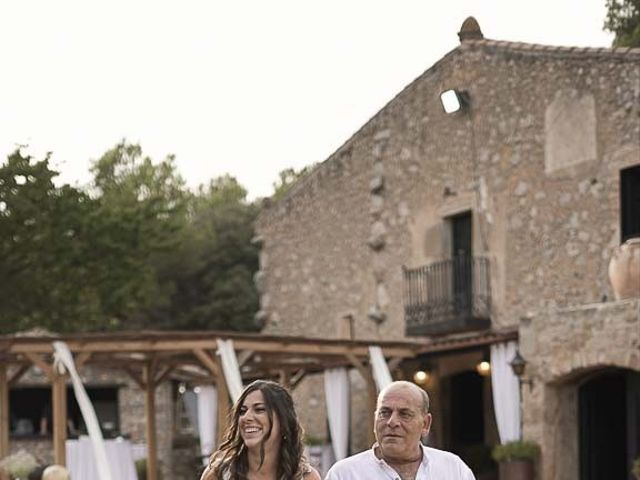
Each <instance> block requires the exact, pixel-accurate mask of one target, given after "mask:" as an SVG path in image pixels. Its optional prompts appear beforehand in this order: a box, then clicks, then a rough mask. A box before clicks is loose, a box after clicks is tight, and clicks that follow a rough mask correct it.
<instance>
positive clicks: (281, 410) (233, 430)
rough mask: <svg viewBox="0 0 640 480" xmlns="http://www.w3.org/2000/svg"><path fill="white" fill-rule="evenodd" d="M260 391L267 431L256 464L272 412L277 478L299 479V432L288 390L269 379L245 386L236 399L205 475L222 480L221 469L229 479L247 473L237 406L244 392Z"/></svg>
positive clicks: (262, 450)
mask: <svg viewBox="0 0 640 480" xmlns="http://www.w3.org/2000/svg"><path fill="white" fill-rule="evenodd" d="M256 390H260V391H261V392H262V395H263V397H264V403H265V407H266V410H267V415H268V417H269V423H270V426H269V431H268V432H267V433H266V435H265V436H264V439H263V441H262V444H261V445H260V466H262V462H264V458H265V452H264V443H265V441H266V440H267V439H268V438H269V437H270V436H271V429H272V428H273V415H274V414H275V415H276V417H277V418H278V421H279V423H280V435H281V437H282V438H281V442H280V452H279V455H278V479H286V480H290V479H299V478H302V474H303V473H304V472H301V471H300V466H301V463H302V452H303V443H302V438H303V431H302V427H301V426H300V423H299V421H298V416H297V414H296V411H295V408H294V405H293V399H292V398H291V395H290V394H289V392H288V391H287V390H286V389H285V388H284V387H282V386H281V385H279V384H277V383H276V382H272V381H270V380H255V381H254V382H252V383H250V384H249V385H247V386H246V387H245V389H244V390H243V391H242V394H241V395H240V398H238V400H237V401H236V403H235V404H234V405H233V409H232V410H231V418H230V421H229V424H228V427H227V430H226V431H225V434H224V440H223V442H222V444H221V445H220V447H219V448H218V450H216V451H215V452H214V453H213V455H211V458H210V459H209V472H210V474H209V475H207V476H206V477H205V478H207V479H212V480H214V479H215V480H223V474H224V472H229V479H230V480H244V479H246V478H247V474H248V472H249V462H248V460H247V449H246V447H245V445H244V441H243V440H242V437H241V436H240V427H239V423H240V409H241V408H242V404H243V403H244V401H245V399H246V398H247V395H249V394H250V393H251V392H254V391H256Z"/></svg>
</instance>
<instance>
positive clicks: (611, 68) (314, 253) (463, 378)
mask: <svg viewBox="0 0 640 480" xmlns="http://www.w3.org/2000/svg"><path fill="white" fill-rule="evenodd" d="M459 36H460V45H459V46H458V47H457V48H455V49H454V50H452V51H451V52H449V53H448V54H447V55H445V56H444V57H443V58H442V59H440V60H439V61H438V62H436V63H435V64H434V65H433V66H431V67H430V68H429V69H428V70H426V71H425V72H424V73H423V74H422V75H420V76H419V77H418V78H417V79H415V80H414V81H413V82H411V83H410V84H409V85H408V86H407V87H406V88H404V90H402V91H401V92H400V93H399V94H398V95H397V96H396V97H395V98H393V99H391V100H390V101H389V103H388V104H387V105H386V106H384V108H382V110H380V111H379V112H378V113H377V114H376V115H375V116H374V117H373V118H371V120H369V121H368V122H367V123H366V124H365V125H363V126H362V127H361V128H360V130H358V131H357V132H356V133H355V134H354V135H353V136H352V137H351V138H349V139H348V140H347V141H346V142H345V143H344V144H343V145H342V146H341V147H340V148H338V150H337V151H336V152H335V153H334V154H333V155H331V156H330V157H329V158H328V159H326V160H325V161H324V162H322V163H321V164H319V165H318V166H316V167H315V168H314V169H313V170H312V171H311V172H310V173H309V174H308V175H306V176H305V177H303V178H302V179H300V180H299V181H298V182H297V183H296V184H295V185H294V186H293V187H292V188H291V190H290V191H289V192H288V193H287V194H286V195H285V196H284V197H283V198H282V199H281V200H279V201H278V202H275V203H272V204H266V205H265V208H264V209H263V211H262V213H261V215H260V218H259V220H258V223H257V237H256V241H258V242H259V243H260V245H261V267H260V271H259V272H258V274H257V275H256V282H257V285H258V288H259V290H260V292H261V310H260V312H259V313H258V315H257V317H256V319H257V321H259V322H260V323H261V324H262V325H263V332H264V333H269V334H272V335H278V334H286V335H304V336H311V337H319V338H352V339H385V340H387V339H411V340H419V341H420V342H422V343H423V344H424V348H423V349H422V350H421V353H420V354H419V355H418V356H417V357H416V358H415V359H411V360H409V361H406V360H405V361H403V362H396V363H395V364H392V367H393V368H394V375H395V376H396V378H406V379H413V378H414V374H415V373H416V372H421V373H419V374H418V376H416V377H415V378H416V382H420V383H421V384H422V385H424V388H426V389H427V391H428V392H429V393H430V395H431V397H432V403H433V408H432V410H433V414H434V425H433V429H432V432H431V434H430V438H429V440H428V441H429V443H430V444H432V445H434V446H437V447H442V448H446V449H450V450H453V451H455V452H457V453H458V454H460V455H461V456H463V458H465V459H466V460H467V462H469V463H470V464H472V465H473V466H474V468H475V470H476V472H478V473H479V475H478V476H479V477H480V478H493V477H492V476H491V475H492V471H491V469H492V468H494V467H491V466H490V463H489V460H488V453H487V452H488V451H489V449H490V447H491V446H492V445H495V444H497V443H499V435H498V428H497V425H496V419H495V408H494V397H493V394H492V385H491V383H492V382H491V376H488V375H486V373H487V368H486V364H483V365H479V364H480V363H481V362H482V361H488V360H489V359H490V351H491V346H492V345H496V344H499V343H504V342H508V341H517V342H518V352H519V355H520V358H521V359H523V360H524V361H525V362H526V365H525V366H526V368H525V371H524V373H523V374H522V376H521V377H520V392H521V395H522V397H521V398H522V399H521V406H520V408H521V411H522V436H523V437H524V438H525V439H529V440H533V441H536V442H538V443H539V444H540V446H541V455H540V459H539V462H538V463H539V464H538V465H537V471H538V472H539V474H538V476H539V478H544V479H576V478H580V479H585V480H586V479H600V478H608V479H614V478H616V479H617V478H620V479H623V478H629V476H628V475H629V474H628V472H629V469H630V465H631V462H632V460H633V458H635V457H637V456H639V455H640V285H638V286H637V289H636V290H634V289H633V288H632V294H631V295H630V296H631V297H632V298H627V299H619V300H618V297H616V295H615V294H614V291H613V290H612V287H611V284H610V281H609V276H608V269H609V264H610V260H611V258H612V256H613V255H614V252H615V249H616V248H617V247H619V246H620V245H621V244H622V243H623V242H625V241H626V240H627V239H629V238H634V237H638V236H640V49H628V48H619V49H609V48H571V47H569V48H567V47H555V46H542V45H532V44H524V43H513V42H508V41H495V40H489V39H485V38H484V37H483V34H482V32H481V29H480V27H479V26H478V24H477V22H476V21H475V20H474V19H473V18H469V19H467V20H466V21H465V22H464V24H463V26H462V29H461V31H460V33H459ZM447 91H448V94H447V95H450V96H451V97H452V98H453V100H457V101H458V105H457V106H453V107H449V106H447V108H452V109H453V110H454V111H450V113H447V112H446V111H445V109H444V108H443V104H442V100H443V98H446V95H445V96H444V97H441V94H442V93H443V92H447ZM456 109H457V111H456ZM635 258H636V261H637V259H638V258H640V257H635ZM634 292H637V293H634ZM627 296H629V295H627ZM392 363H393V362H392ZM483 366H484V369H483V368H482V367H483ZM477 367H479V370H478V369H477ZM478 372H480V373H478ZM321 380H322V378H321V377H317V378H314V377H313V376H310V377H307V378H306V379H305V380H304V381H303V382H301V384H300V385H299V386H298V388H297V389H296V392H295V393H296V395H297V401H298V402H299V405H300V410H301V412H302V416H303V419H304V422H305V425H306V428H307V430H308V432H309V434H310V435H312V436H314V437H318V438H319V439H321V440H324V441H327V442H328V441H330V438H329V437H330V434H329V431H328V428H327V423H326V415H325V413H324V412H325V408H324V400H323V395H322V391H323V390H322V386H321V383H320V382H321ZM364 389H365V385H364V384H363V382H362V380H361V379H360V377H359V376H358V375H357V374H356V373H354V374H352V375H351V420H350V421H351V427H352V428H351V438H350V448H351V452H352V453H355V452H357V451H360V450H363V449H365V448H367V447H368V446H369V445H367V443H366V442H367V440H366V438H367V434H368V432H369V431H370V429H371V428H372V427H371V426H370V425H369V424H368V423H367V422H365V421H364V419H365V410H366V407H365V402H364V400H363V398H364V396H365V395H364ZM483 472H486V473H483ZM482 475H485V477H482Z"/></svg>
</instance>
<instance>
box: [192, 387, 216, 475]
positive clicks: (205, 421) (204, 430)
mask: <svg viewBox="0 0 640 480" xmlns="http://www.w3.org/2000/svg"><path fill="white" fill-rule="evenodd" d="M197 396H198V435H199V436H200V454H201V455H202V463H203V464H204V465H206V464H207V463H209V456H210V455H211V454H212V453H213V450H214V449H215V446H216V428H217V424H216V422H217V419H218V415H217V412H218V391H217V390H216V388H215V387H213V386H211V385H207V386H203V387H200V389H199V390H198V393H197Z"/></svg>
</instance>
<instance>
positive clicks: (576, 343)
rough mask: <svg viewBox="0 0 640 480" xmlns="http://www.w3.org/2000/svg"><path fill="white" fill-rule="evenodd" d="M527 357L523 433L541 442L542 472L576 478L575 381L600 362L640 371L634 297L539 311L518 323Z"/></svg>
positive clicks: (638, 305)
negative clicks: (530, 381)
mask: <svg viewBox="0 0 640 480" xmlns="http://www.w3.org/2000/svg"><path fill="white" fill-rule="evenodd" d="M520 349H521V351H522V355H523V356H524V358H526V359H528V361H529V365H527V377H528V378H529V379H531V380H532V382H533V383H532V384H531V385H524V388H523V401H524V403H523V410H524V412H525V416H524V427H525V428H524V435H525V437H527V438H530V439H533V440H535V441H537V442H539V443H540V445H542V465H541V467H542V478H545V479H557V480H563V479H567V480H568V479H574V478H578V472H579V469H578V425H579V422H578V418H577V413H578V408H577V405H578V401H577V391H578V386H579V385H580V382H581V381H582V380H583V379H584V378H585V377H586V376H587V375H589V374H592V373H593V372H597V371H599V370H602V369H604V368H610V367H619V368H626V369H630V370H635V371H640V299H638V300H626V301H620V302H609V303H600V304H595V305H586V306H582V307H577V308H567V309H559V310H555V309H552V310H549V311H546V312H539V313H538V314H536V315H535V316H533V317H530V318H524V319H523V320H521V324H520Z"/></svg>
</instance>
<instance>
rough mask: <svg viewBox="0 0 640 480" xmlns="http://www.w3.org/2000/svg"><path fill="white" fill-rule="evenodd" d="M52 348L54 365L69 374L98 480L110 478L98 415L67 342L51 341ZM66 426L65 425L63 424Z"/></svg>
mask: <svg viewBox="0 0 640 480" xmlns="http://www.w3.org/2000/svg"><path fill="white" fill-rule="evenodd" d="M53 349H54V354H53V356H54V367H55V368H56V369H58V371H61V369H62V368H64V369H66V371H67V372H69V375H70V376H71V382H72V384H73V392H74V394H75V397H76V401H77V402H78V406H79V407H80V412H81V413H82V418H84V423H85V424H86V426H87V431H88V432H89V438H90V439H91V445H92V446H93V454H94V456H95V462H96V470H97V471H98V476H99V480H112V478H113V477H112V476H111V470H110V469H109V462H108V461H107V451H106V448H105V444H104V439H103V438H102V431H101V430H100V425H99V424H98V417H97V416H96V412H95V410H94V408H93V405H92V404H91V400H89V396H88V395H87V392H86V390H85V389H84V385H82V380H81V379H80V375H78V372H77V371H76V366H75V364H74V362H73V356H72V355H71V351H70V350H69V347H67V344H66V343H64V342H58V341H56V342H53ZM65 428H66V425H65Z"/></svg>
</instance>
